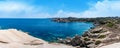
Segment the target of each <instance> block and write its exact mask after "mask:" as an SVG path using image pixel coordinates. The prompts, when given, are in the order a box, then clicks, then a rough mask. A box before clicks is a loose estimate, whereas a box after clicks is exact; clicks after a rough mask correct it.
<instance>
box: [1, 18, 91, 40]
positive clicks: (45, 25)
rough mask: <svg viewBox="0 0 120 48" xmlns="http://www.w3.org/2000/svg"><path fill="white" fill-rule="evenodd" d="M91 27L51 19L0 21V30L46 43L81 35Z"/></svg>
mask: <svg viewBox="0 0 120 48" xmlns="http://www.w3.org/2000/svg"><path fill="white" fill-rule="evenodd" d="M91 27H93V23H85V22H69V23H58V22H54V21H52V19H25V18H24V19H9V18H6V19H0V28H1V29H10V28H14V29H18V30H22V31H24V32H28V33H29V34H30V35H32V36H34V37H37V38H41V39H43V40H46V41H55V40H57V38H63V39H64V38H66V37H73V36H75V35H76V34H78V35H82V34H83V33H84V32H85V31H87V30H89V29H90V28H91Z"/></svg>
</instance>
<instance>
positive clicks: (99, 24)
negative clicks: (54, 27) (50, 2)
mask: <svg viewBox="0 0 120 48" xmlns="http://www.w3.org/2000/svg"><path fill="white" fill-rule="evenodd" d="M53 21H55V22H59V23H66V22H93V23H94V26H95V27H94V28H91V29H90V30H88V31H87V32H85V33H84V34H83V36H75V37H74V38H66V39H64V40H63V39H62V40H59V41H60V43H63V44H67V45H72V46H75V47H78V48H81V47H83V48H84V47H85V48H100V47H102V46H106V45H109V44H113V43H116V42H120V40H119V39H120V37H119V34H117V32H119V31H120V23H119V22H120V18H119V17H103V18H74V17H68V18H54V19H53ZM118 26H119V27H118ZM114 32H116V33H114Z"/></svg>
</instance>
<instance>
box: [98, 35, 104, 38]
mask: <svg viewBox="0 0 120 48" xmlns="http://www.w3.org/2000/svg"><path fill="white" fill-rule="evenodd" d="M105 37H106V35H100V36H99V37H98V38H105Z"/></svg>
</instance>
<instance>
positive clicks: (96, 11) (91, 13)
mask: <svg viewBox="0 0 120 48" xmlns="http://www.w3.org/2000/svg"><path fill="white" fill-rule="evenodd" d="M119 12H120V1H119V0H0V18H53V17H79V18H81V17H106V16H120V14H119Z"/></svg>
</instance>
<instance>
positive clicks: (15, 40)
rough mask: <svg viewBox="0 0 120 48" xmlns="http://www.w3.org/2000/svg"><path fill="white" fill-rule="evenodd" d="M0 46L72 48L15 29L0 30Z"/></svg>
mask: <svg viewBox="0 0 120 48" xmlns="http://www.w3.org/2000/svg"><path fill="white" fill-rule="evenodd" d="M0 48H74V47H72V46H68V45H64V44H58V43H48V42H46V41H44V40H42V39H38V38H35V37H32V36H30V35H28V34H27V33H24V32H22V31H18V30H16V29H8V30H0Z"/></svg>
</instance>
